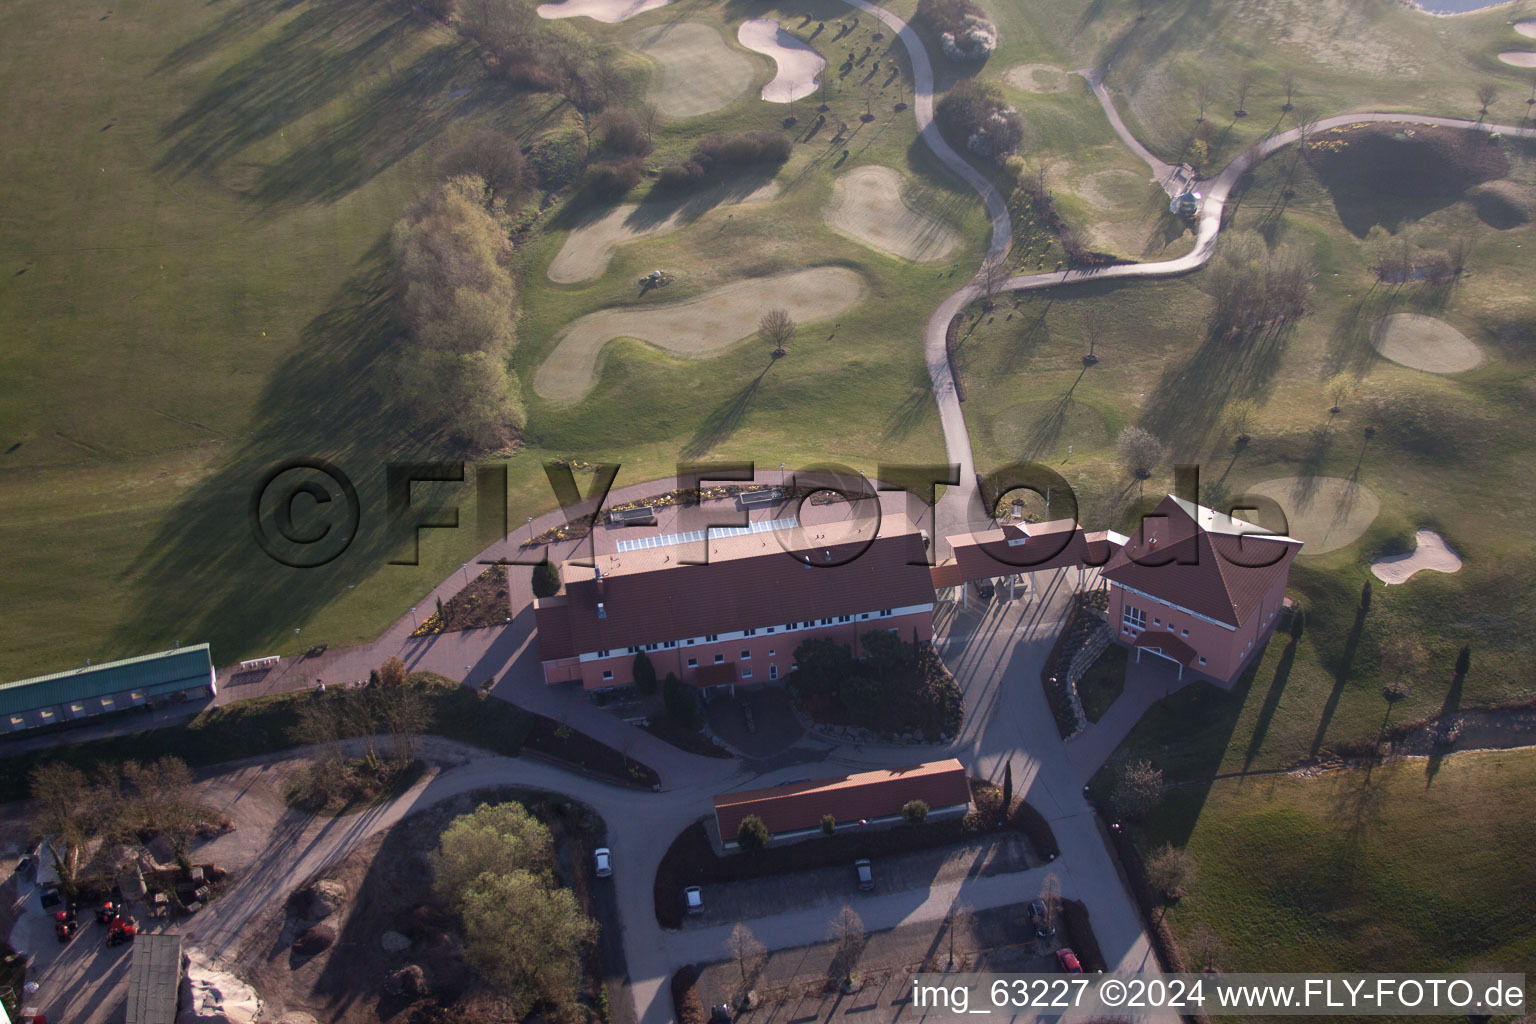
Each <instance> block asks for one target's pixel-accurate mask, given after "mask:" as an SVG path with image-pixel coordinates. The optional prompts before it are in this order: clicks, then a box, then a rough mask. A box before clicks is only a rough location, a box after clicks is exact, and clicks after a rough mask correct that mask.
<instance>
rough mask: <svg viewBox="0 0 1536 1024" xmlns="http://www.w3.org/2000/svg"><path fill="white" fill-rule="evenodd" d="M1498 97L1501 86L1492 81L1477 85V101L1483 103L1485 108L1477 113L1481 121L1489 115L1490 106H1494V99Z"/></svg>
mask: <svg viewBox="0 0 1536 1024" xmlns="http://www.w3.org/2000/svg"><path fill="white" fill-rule="evenodd" d="M1498 98H1499V87H1498V86H1496V85H1494V84H1493V83H1492V82H1484V83H1483V84H1482V85H1480V86H1478V87H1477V102H1479V103H1481V104H1482V105H1483V109H1482V110H1481V111H1479V113H1478V115H1477V119H1478V120H1479V121H1481V120H1482V119H1483V118H1485V117H1487V116H1488V108H1489V107H1490V106H1492V105H1493V101H1494V100H1496V99H1498Z"/></svg>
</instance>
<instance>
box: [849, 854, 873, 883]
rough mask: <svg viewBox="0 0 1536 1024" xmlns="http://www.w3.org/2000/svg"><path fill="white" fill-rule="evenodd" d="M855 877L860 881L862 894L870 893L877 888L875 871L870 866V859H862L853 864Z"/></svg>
mask: <svg viewBox="0 0 1536 1024" xmlns="http://www.w3.org/2000/svg"><path fill="white" fill-rule="evenodd" d="M853 876H854V878H856V879H858V882H859V891H860V892H869V891H870V890H871V889H873V888H874V887H875V870H874V868H873V867H872V866H871V865H870V863H869V858H868V857H861V858H859V859H858V860H856V861H854V862H853Z"/></svg>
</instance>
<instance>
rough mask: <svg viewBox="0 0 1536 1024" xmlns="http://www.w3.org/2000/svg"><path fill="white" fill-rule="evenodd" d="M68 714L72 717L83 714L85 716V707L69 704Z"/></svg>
mask: <svg viewBox="0 0 1536 1024" xmlns="http://www.w3.org/2000/svg"><path fill="white" fill-rule="evenodd" d="M69 713H70V714H72V715H83V714H85V705H84V704H71V705H70V706H69Z"/></svg>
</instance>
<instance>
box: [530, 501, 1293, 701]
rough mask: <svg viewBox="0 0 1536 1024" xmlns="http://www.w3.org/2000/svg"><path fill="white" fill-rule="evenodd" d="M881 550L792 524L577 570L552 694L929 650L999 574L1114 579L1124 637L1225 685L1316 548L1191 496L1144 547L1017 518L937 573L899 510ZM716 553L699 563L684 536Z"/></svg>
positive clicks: (715, 684)
mask: <svg viewBox="0 0 1536 1024" xmlns="http://www.w3.org/2000/svg"><path fill="white" fill-rule="evenodd" d="M892 527H895V528H896V529H897V530H898V531H899V532H887V533H883V534H881V535H879V536H877V537H875V538H874V539H873V540H865V539H860V540H855V541H852V542H844V543H837V544H829V545H827V546H826V547H823V548H816V549H812V550H811V551H809V552H805V553H802V552H800V551H796V552H794V553H791V552H790V551H789V550H788V549H787V546H786V545H783V544H781V543H780V540H779V538H778V537H777V536H776V535H775V533H776V530H777V529H778V527H777V525H776V522H775V521H765V522H760V523H756V524H754V525H753V527H752V528H750V529H741V530H734V531H731V533H730V535H727V536H710V537H708V538H707V539H706V538H704V536H703V534H699V535H698V536H688V537H665V536H663V537H654V538H646V539H644V540H642V541H638V542H633V543H631V544H630V545H628V546H626V547H624V548H623V549H622V550H620V551H618V552H615V553H612V554H600V555H597V556H596V558H595V562H596V564H595V565H580V564H576V563H574V562H566V563H564V564H562V565H561V566H560V577H561V589H560V592H559V593H558V594H556V595H555V596H554V597H550V598H540V599H536V600H535V602H534V612H535V620H536V624H537V630H538V633H537V636H538V643H539V649H540V659H541V660H542V662H543V671H544V681H545V682H546V683H550V684H555V683H573V682H575V683H580V684H581V685H582V687H583V688H584V689H586V690H601V689H607V688H610V687H619V686H625V685H629V684H632V683H633V682H634V674H633V673H634V658H635V655H636V653H638V652H640V651H645V652H646V654H647V655H648V656H649V658H650V660H651V663H652V664H653V665H654V666H655V669H656V672H657V674H658V675H660V676H665V675H666V674H667V673H669V672H671V673H675V674H676V675H677V677H678V678H679V679H681V680H683V681H684V682H686V683H689V684H691V685H693V686H696V687H698V688H699V689H700V690H702V691H703V692H704V694H705V696H709V695H711V694H712V693H715V692H734V690H735V687H736V686H737V685H741V684H759V683H771V682H777V681H779V680H781V679H784V678H785V677H786V676H787V675H788V674H789V673H790V672H792V671H794V669H795V664H794V652H795V648H796V647H798V646H799V645H800V644H801V643H804V642H805V641H806V640H809V639H814V638H821V637H826V638H830V639H833V640H836V641H838V642H839V643H842V644H845V645H847V646H848V647H849V648H850V649H851V650H852V651H853V652H854V653H855V654H856V655H857V654H859V653H860V652H861V650H862V648H861V638H862V637H863V636H864V635H865V634H866V633H868V632H869V631H870V630H888V631H890V632H894V633H897V634H898V635H899V636H901V638H902V639H903V640H908V641H913V640H915V641H917V642H927V641H929V640H931V639H932V635H933V612H934V607H935V593H936V591H939V590H947V589H949V588H955V587H959V588H961V589H960V593H961V594H962V595H964V594H965V593H966V587H967V584H968V583H970V582H971V581H975V580H982V579H994V580H995V579H1003V580H1005V581H1007V584H1006V585H1007V586H1008V587H1009V590H1010V592H1011V591H1012V588H1013V586H1014V585H1015V584H1017V583H1018V582H1019V581H1024V582H1025V583H1026V585H1027V581H1028V579H1029V578H1030V574H1032V573H1037V572H1044V571H1055V570H1058V569H1064V568H1065V569H1071V568H1077V569H1079V570H1080V571H1082V573H1083V575H1082V576H1081V577H1080V578H1079V581H1078V583H1079V585H1083V584H1084V583H1086V582H1088V577H1089V573H1090V572H1091V571H1092V570H1094V569H1097V570H1098V578H1097V582H1098V584H1099V585H1102V586H1105V587H1106V588H1107V589H1108V591H1109V628H1110V630H1111V632H1112V633H1113V635H1114V638H1115V639H1116V640H1117V641H1118V642H1119V643H1121V644H1123V645H1125V646H1127V647H1129V648H1132V649H1134V650H1135V652H1136V660H1137V661H1141V660H1142V658H1143V656H1144V655H1145V656H1149V657H1155V658H1159V659H1163V660H1165V661H1169V662H1172V663H1173V664H1174V665H1176V666H1177V668H1178V672H1179V675H1180V677H1181V678H1182V676H1183V674H1184V673H1185V671H1191V672H1196V673H1198V674H1200V675H1202V676H1207V677H1209V678H1211V679H1214V680H1215V681H1217V682H1219V683H1223V684H1227V683H1230V682H1231V681H1232V680H1234V679H1236V678H1237V676H1238V675H1239V673H1240V672H1241V671H1242V670H1243V668H1244V667H1246V666H1247V665H1248V663H1249V662H1250V661H1251V659H1252V658H1253V657H1254V656H1255V654H1256V653H1257V652H1259V651H1261V650H1262V649H1263V647H1264V644H1265V642H1266V641H1267V640H1268V638H1269V635H1270V633H1271V632H1272V631H1273V630H1274V627H1275V624H1276V622H1277V621H1278V619H1279V616H1280V612H1281V610H1282V609H1283V608H1284V606H1285V586H1286V580H1287V576H1288V574H1289V571H1290V564H1291V561H1292V560H1293V559H1294V558H1295V557H1296V553H1297V552H1298V551H1299V550H1300V548H1301V542H1300V541H1298V540H1296V539H1294V538H1292V537H1286V536H1279V535H1274V534H1269V533H1266V532H1265V531H1264V529H1263V528H1262V527H1258V526H1255V525H1253V524H1251V523H1246V522H1243V521H1242V520H1239V519H1234V518H1232V517H1230V516H1228V515H1225V514H1223V513H1220V512H1216V511H1214V510H1212V509H1209V508H1206V507H1204V506H1201V505H1196V504H1194V503H1192V502H1189V501H1185V500H1183V499H1181V498H1177V497H1175V496H1173V495H1169V496H1168V497H1167V498H1165V499H1164V500H1163V501H1162V502H1161V503H1160V504H1159V505H1158V506H1157V508H1156V509H1155V510H1154V511H1153V512H1152V513H1150V514H1149V515H1148V516H1147V517H1146V518H1145V519H1144V520H1143V522H1142V525H1141V527H1140V529H1138V530H1137V532H1136V533H1135V534H1134V535H1133V536H1130V537H1126V536H1123V535H1121V534H1117V533H1113V532H1109V531H1101V532H1098V533H1085V532H1084V531H1083V530H1082V528H1081V527H1080V526H1079V525H1078V524H1076V523H1074V522H1071V521H1068V520H1063V521H1059V522H1047V523H1009V524H1005V525H1003V526H1001V527H999V528H996V529H992V530H989V531H985V532H982V533H974V534H963V535H958V536H953V537H949V538H947V539H948V541H949V545H950V549H951V551H952V553H953V554H952V557H951V558H949V559H947V560H946V561H944V562H941V563H939V564H938V565H934V566H929V565H928V561H927V551H926V545H925V543H924V539H923V538H922V536H921V534H919V533H918V532H917V531H915V530H914V529H913V528H912V526H911V524H910V523H909V522H907V521H906V520H905V519H904V518H902V519H899V522H898V521H895V517H888V518H887V519H885V520H884V522H883V523H882V529H883V530H888V529H890V528H892ZM685 540H686V541H690V542H691V541H697V540H703V541H704V543H706V544H707V545H708V560H707V563H705V564H694V563H690V562H685V561H684V560H683V559H684V558H685V557H686V556H687V555H688V554H689V552H690V550H691V551H692V552H693V553H694V557H695V558H697V557H698V556H697V547H696V546H695V547H693V548H691V549H690V548H688V547H684V546H683V544H684V541H685Z"/></svg>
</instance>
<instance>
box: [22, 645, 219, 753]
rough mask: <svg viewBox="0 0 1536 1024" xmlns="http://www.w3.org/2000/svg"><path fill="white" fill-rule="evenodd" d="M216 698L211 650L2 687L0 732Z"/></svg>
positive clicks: (165, 654) (146, 657)
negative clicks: (171, 702) (141, 708)
mask: <svg viewBox="0 0 1536 1024" xmlns="http://www.w3.org/2000/svg"><path fill="white" fill-rule="evenodd" d="M217 692H218V686H217V676H216V674H215V671H214V667H213V657H212V654H211V652H210V651H209V648H208V645H207V644H198V645H197V646H195V647H178V648H176V649H175V650H173V651H161V652H160V653H158V654H143V655H140V656H139V657H137V658H127V659H124V660H123V661H109V662H106V663H104V664H101V665H86V666H85V667H84V668H77V669H71V670H70V671H68V672H55V673H53V674H52V675H46V676H34V677H32V678H31V679H18V680H17V681H16V682H14V683H0V732H20V731H22V730H25V729H36V728H40V727H42V726H46V725H58V724H60V723H62V722H73V721H78V720H80V719H83V718H92V717H94V716H96V715H105V714H110V713H112V712H114V711H122V710H124V709H126V708H133V707H142V706H144V705H146V704H153V703H156V702H159V701H168V700H170V701H190V700H203V699H207V698H210V697H212V696H214V695H215V694H216V693H217Z"/></svg>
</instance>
